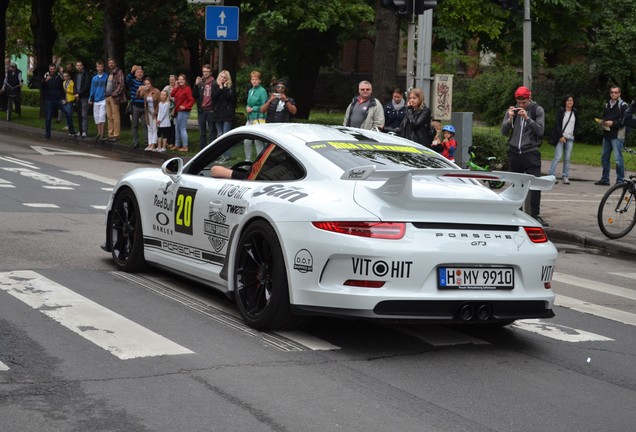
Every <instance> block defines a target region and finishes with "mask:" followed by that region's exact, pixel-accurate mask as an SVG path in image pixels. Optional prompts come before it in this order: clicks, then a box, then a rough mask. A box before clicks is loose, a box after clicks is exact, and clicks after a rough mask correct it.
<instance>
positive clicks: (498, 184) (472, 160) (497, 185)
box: [466, 146, 506, 189]
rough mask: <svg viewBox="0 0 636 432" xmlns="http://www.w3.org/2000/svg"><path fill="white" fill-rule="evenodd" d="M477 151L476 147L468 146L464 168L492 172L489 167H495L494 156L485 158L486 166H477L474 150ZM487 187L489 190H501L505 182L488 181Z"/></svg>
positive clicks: (495, 159)
mask: <svg viewBox="0 0 636 432" xmlns="http://www.w3.org/2000/svg"><path fill="white" fill-rule="evenodd" d="M476 149H477V147H476V146H470V147H468V155H469V156H470V158H469V159H468V161H467V162H466V168H468V169H469V170H471V171H492V170H491V169H490V167H491V166H493V165H494V166H496V165H497V158H496V157H494V156H489V157H487V158H486V164H484V165H478V164H477V163H476V162H475V159H476V157H475V150H476ZM487 183H488V187H490V188H491V189H501V188H502V187H504V186H505V184H506V182H503V181H497V180H488V181H487Z"/></svg>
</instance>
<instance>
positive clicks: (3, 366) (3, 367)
mask: <svg viewBox="0 0 636 432" xmlns="http://www.w3.org/2000/svg"><path fill="white" fill-rule="evenodd" d="M8 370H9V366H7V365H6V364H4V363H2V362H0V372H2V371H8Z"/></svg>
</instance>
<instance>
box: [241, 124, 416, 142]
mask: <svg viewBox="0 0 636 432" xmlns="http://www.w3.org/2000/svg"><path fill="white" fill-rule="evenodd" d="M232 132H233V133H257V134H262V135H265V136H271V138H272V140H274V141H276V139H278V140H280V141H282V142H285V141H286V140H289V138H290V137H294V138H296V139H298V140H299V141H303V142H305V143H309V142H316V141H354V142H355V141H364V142H382V143H387V144H402V145H410V146H413V147H417V148H423V147H422V146H421V145H420V144H417V143H414V142H413V141H409V140H407V139H405V138H402V137H399V136H396V135H391V134H386V133H383V132H376V131H371V130H366V129H357V128H352V127H346V126H337V125H320V124H313V123H265V124H261V125H256V126H254V125H252V126H241V127H239V128H236V129H233V130H232Z"/></svg>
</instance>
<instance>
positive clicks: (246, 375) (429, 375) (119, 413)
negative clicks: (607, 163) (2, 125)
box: [0, 133, 636, 432]
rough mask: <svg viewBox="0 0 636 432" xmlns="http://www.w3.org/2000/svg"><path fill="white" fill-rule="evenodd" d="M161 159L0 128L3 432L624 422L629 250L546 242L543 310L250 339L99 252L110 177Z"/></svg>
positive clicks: (207, 297)
mask: <svg viewBox="0 0 636 432" xmlns="http://www.w3.org/2000/svg"><path fill="white" fill-rule="evenodd" d="M43 147H44V148H43ZM68 152H72V153H73V154H71V153H68ZM98 156H101V157H98ZM157 165H158V162H157V161H149V160H146V159H144V158H143V157H142V158H136V157H134V156H133V155H125V156H122V155H114V154H112V153H109V152H103V151H101V150H96V149H92V148H88V147H85V146H80V145H70V144H64V145H62V146H60V145H59V143H56V142H47V143H46V144H44V143H43V142H41V141H38V140H34V139H32V138H27V139H25V138H23V137H20V136H15V135H14V136H8V135H5V134H2V133H0V217H1V218H2V221H3V222H2V224H0V239H2V241H1V242H0V257H2V258H1V259H0V418H2V431H3V432H4V431H27V430H29V431H31V430H34V431H35V430H37V431H87V430H100V431H174V430H184V431H239V430H240V431H245V430H248V431H337V430H343V431H388V430H391V431H394V430H395V431H463V430H471V431H537V430H550V431H598V430H603V431H627V430H632V429H633V425H634V424H635V422H636V412H634V410H633V407H634V406H636V369H635V368H634V367H633V358H634V356H635V355H636V340H635V339H634V337H633V330H634V326H635V325H636V289H635V287H636V282H635V281H636V272H635V271H634V269H633V261H632V260H624V259H621V258H620V257H618V256H615V255H612V254H607V253H606V252H605V251H600V250H597V249H590V248H585V247H580V246H578V245H572V244H566V243H559V244H557V247H558V248H559V253H560V256H559V261H558V268H557V272H556V273H555V277H554V282H553V287H554V289H555V291H556V293H557V305H558V306H557V307H556V308H555V312H556V317H555V318H554V319H552V320H544V321H531V320H528V321H520V322H517V323H515V324H514V325H512V326H509V327H507V328H504V329H494V330H493V329H483V328H465V327H447V326H431V325H428V326H424V325H417V326H405V325H377V324H370V323H364V322H348V321H341V320H331V319H320V320H316V321H314V322H313V323H312V324H311V325H310V326H308V327H307V328H306V329H304V330H302V331H297V332H290V333H284V332H283V333H263V332H258V331H254V330H252V329H249V328H247V327H246V326H244V325H243V324H242V322H241V321H240V320H239V319H238V318H237V311H236V308H235V307H234V305H233V304H232V303H231V302H230V301H229V300H228V299H227V298H225V297H224V296H222V295H219V294H217V293H215V292H213V291H210V290H207V289H204V288H202V287H199V286H197V285H193V284H192V283H190V282H187V281H185V280H183V279H180V278H178V277H175V276H172V275H169V274H166V273H163V272H160V271H157V270H153V271H149V272H147V273H143V274H132V275H131V274H125V273H121V272H118V271H116V269H115V268H114V267H113V266H112V265H111V263H110V260H109V256H108V254H106V253H104V252H103V251H101V249H100V248H99V245H100V244H101V243H102V242H103V238H104V215H103V206H105V204H106V201H107V199H108V195H109V188H110V187H111V186H112V183H113V181H114V180H115V179H116V178H117V177H118V176H119V175H120V174H121V173H123V172H125V171H128V170H129V169H132V168H136V167H140V166H141V167H144V166H157ZM34 173H37V174H34ZM69 183H72V184H69ZM54 206H56V207H54ZM62 304H64V305H65V307H61V305H62ZM69 305H70V306H69ZM96 320H98V322H99V323H100V324H101V325H103V326H104V327H103V328H98V327H97V325H96V324H94V323H95V322H96ZM104 323H108V325H106V324H104Z"/></svg>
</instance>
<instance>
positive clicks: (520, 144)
mask: <svg viewBox="0 0 636 432" xmlns="http://www.w3.org/2000/svg"><path fill="white" fill-rule="evenodd" d="M515 100H516V101H517V105H515V106H511V107H510V108H508V110H507V111H506V114H505V116H504V119H503V124H502V125H501V133H502V135H510V138H509V140H508V169H509V170H510V171H511V172H517V173H522V174H532V175H534V176H537V177H538V176H540V175H541V152H540V151H539V145H540V143H541V138H542V137H543V130H544V129H545V112H544V111H543V108H542V107H541V106H539V104H537V103H536V102H535V101H533V100H532V92H531V91H530V89H528V88H527V87H524V86H521V87H519V88H518V89H517V90H516V91H515ZM526 207H527V206H526ZM540 210H541V191H530V212H529V213H530V216H532V217H533V218H535V219H536V220H537V221H538V222H539V223H540V224H541V225H543V226H548V224H547V223H546V222H545V221H544V220H543V218H541V216H540V215H539V213H540ZM525 212H526V213H528V209H527V208H526V209H525Z"/></svg>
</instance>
